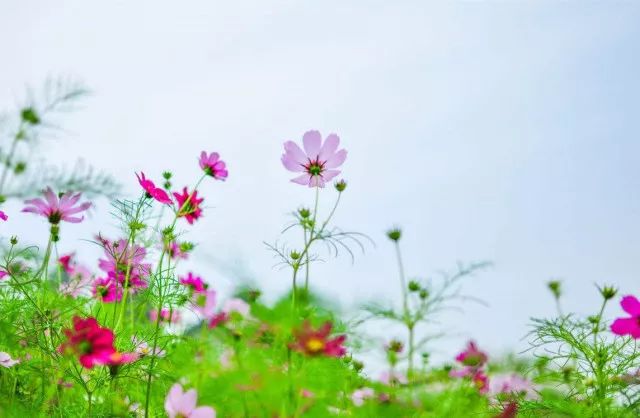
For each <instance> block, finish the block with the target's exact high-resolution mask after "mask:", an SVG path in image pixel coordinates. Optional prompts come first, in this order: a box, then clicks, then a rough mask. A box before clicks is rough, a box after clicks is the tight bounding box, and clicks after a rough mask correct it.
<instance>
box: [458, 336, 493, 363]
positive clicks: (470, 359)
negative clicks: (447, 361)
mask: <svg viewBox="0 0 640 418" xmlns="http://www.w3.org/2000/svg"><path fill="white" fill-rule="evenodd" d="M487 358H488V357H487V354H486V353H484V352H482V351H480V350H478V346H477V345H476V343H475V342H474V341H469V342H468V343H467V347H466V349H465V350H464V351H463V352H461V353H460V354H458V355H457V356H456V361H458V362H460V363H462V364H463V365H465V366H470V367H482V366H483V365H484V364H485V363H486V362H487Z"/></svg>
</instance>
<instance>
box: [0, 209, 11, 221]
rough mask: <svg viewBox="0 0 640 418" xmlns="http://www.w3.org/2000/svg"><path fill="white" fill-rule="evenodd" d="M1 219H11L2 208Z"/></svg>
mask: <svg viewBox="0 0 640 418" xmlns="http://www.w3.org/2000/svg"><path fill="white" fill-rule="evenodd" d="M0 219H2V220H3V221H6V220H7V219H9V217H8V216H7V214H6V213H4V211H1V210H0Z"/></svg>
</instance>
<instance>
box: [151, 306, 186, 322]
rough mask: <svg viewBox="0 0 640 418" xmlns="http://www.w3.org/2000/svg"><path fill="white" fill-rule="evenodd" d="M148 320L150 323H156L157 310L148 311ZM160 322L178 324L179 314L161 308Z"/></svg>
mask: <svg viewBox="0 0 640 418" xmlns="http://www.w3.org/2000/svg"><path fill="white" fill-rule="evenodd" d="M149 320H150V321H151V322H156V321H157V320H158V310H157V309H151V310H150V311H149ZM160 322H164V323H174V324H175V323H178V322H180V312H178V311H170V310H169V309H167V308H162V309H161V310H160Z"/></svg>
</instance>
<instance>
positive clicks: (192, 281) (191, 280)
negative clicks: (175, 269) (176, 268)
mask: <svg viewBox="0 0 640 418" xmlns="http://www.w3.org/2000/svg"><path fill="white" fill-rule="evenodd" d="M179 279H180V284H183V285H185V286H186V287H188V288H189V291H190V292H191V293H202V292H204V291H206V290H207V285H206V283H205V282H204V281H202V278H200V277H199V276H195V275H194V274H193V273H191V272H189V273H188V274H187V275H186V276H182V277H179Z"/></svg>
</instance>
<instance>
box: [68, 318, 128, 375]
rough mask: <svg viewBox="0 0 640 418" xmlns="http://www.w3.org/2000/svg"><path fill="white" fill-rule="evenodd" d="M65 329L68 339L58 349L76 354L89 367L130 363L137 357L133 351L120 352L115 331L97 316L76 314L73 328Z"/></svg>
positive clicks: (81, 362) (84, 365)
mask: <svg viewBox="0 0 640 418" xmlns="http://www.w3.org/2000/svg"><path fill="white" fill-rule="evenodd" d="M63 331H64V333H65V335H66V336H67V341H65V342H64V343H63V344H62V345H61V346H60V347H58V351H59V352H60V353H73V354H76V355H77V356H78V359H79V360H80V364H82V366H83V367H86V368H88V369H91V368H93V367H94V366H99V365H109V366H114V365H119V364H124V363H129V362H131V361H133V360H135V359H136V358H137V356H136V355H135V354H133V353H119V352H118V351H117V350H116V349H115V347H114V346H113V340H114V335H113V331H111V330H110V329H108V328H103V327H101V326H100V325H99V324H98V321H97V320H96V319H95V318H85V319H82V318H80V317H77V316H75V317H74V318H73V328H72V329H65V330H63Z"/></svg>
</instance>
